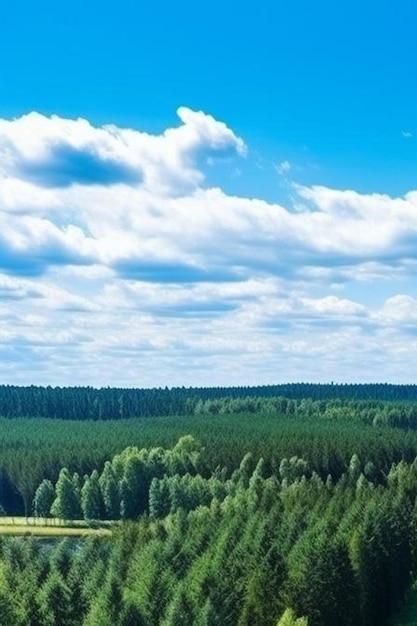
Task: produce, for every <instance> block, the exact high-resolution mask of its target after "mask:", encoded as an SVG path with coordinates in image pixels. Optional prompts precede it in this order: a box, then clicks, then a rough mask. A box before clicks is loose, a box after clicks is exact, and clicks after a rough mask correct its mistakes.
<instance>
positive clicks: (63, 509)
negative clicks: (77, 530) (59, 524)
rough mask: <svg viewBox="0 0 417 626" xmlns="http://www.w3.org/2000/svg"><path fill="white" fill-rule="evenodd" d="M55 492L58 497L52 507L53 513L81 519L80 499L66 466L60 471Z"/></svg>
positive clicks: (71, 518) (67, 517) (60, 516)
mask: <svg viewBox="0 0 417 626" xmlns="http://www.w3.org/2000/svg"><path fill="white" fill-rule="evenodd" d="M55 494H56V497H55V500H54V502H53V504H52V507H51V514H52V515H53V516H54V517H59V518H61V519H65V520H74V519H80V517H81V506H80V501H79V498H78V496H77V493H76V491H75V489H74V484H73V482H72V479H71V476H70V474H69V471H68V470H67V468H66V467H64V468H63V469H62V470H61V471H60V472H59V477H58V481H57V483H56V486H55Z"/></svg>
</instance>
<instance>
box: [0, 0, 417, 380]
mask: <svg viewBox="0 0 417 626" xmlns="http://www.w3.org/2000/svg"><path fill="white" fill-rule="evenodd" d="M416 18H417V8H415V7H414V6H413V5H412V3H410V2H405V1H404V0H400V1H398V2H396V3H395V4H394V3H388V2H386V3H380V2H378V3H377V2H374V1H372V2H371V1H369V2H361V3H360V2H358V1H356V0H354V1H352V2H349V3H345V6H343V5H340V3H339V4H337V3H334V2H328V1H322V2H320V1H319V2H315V3H313V2H311V1H310V0H298V1H295V2H292V3H277V2H259V3H257V4H256V6H255V5H251V6H245V5H242V4H241V3H239V4H238V3H234V2H229V3H224V2H219V1H218V0H213V1H212V2H210V3H207V4H201V3H200V4H198V3H197V4H196V3H195V2H190V1H185V2H182V3H179V4H174V3H169V2H165V1H163V2H159V3H143V5H142V4H141V3H138V2H134V1H133V0H131V1H129V2H128V1H127V0H121V1H119V2H118V3H117V5H115V4H114V3H110V2H107V1H104V2H100V3H98V2H95V1H90V2H88V3H82V2H81V1H80V0H74V2H72V3H71V4H67V5H62V4H60V3H56V2H49V1H42V0H40V1H39V2H38V3H36V4H34V3H29V2H27V1H26V0H24V1H22V2H20V3H16V4H15V5H12V4H11V3H10V6H7V7H4V8H3V11H2V22H1V26H0V30H1V33H0V34H1V37H0V58H1V59H2V63H1V65H0V213H1V216H0V219H1V224H2V227H1V228H0V356H1V357H2V358H1V359H0V378H1V380H2V381H4V382H11V383H13V382H16V383H22V384H29V383H40V384H60V385H64V384H92V385H96V386H101V385H138V386H158V385H163V386H164V385H182V384H184V385H212V384H251V383H253V384H259V383H273V382H280V381H287V380H310V381H328V380H336V381H346V382H348V381H355V382H357V381H359V382H361V381H373V380H375V381H385V380H386V381H394V382H410V381H411V382H414V378H413V376H414V371H415V366H416V365H417V362H416V356H415V355H416V354H417V350H416V348H417V333H416V330H417V293H416V284H417V281H416V278H415V275H416V268H417V258H416V242H417V193H416V192H415V190H416V189H417V181H416V174H417V151H416V137H417V113H416V112H417V85H416V82H415V79H414V73H415V67H416V65H417V48H416V46H415V43H414V39H415V37H414V25H415V23H416Z"/></svg>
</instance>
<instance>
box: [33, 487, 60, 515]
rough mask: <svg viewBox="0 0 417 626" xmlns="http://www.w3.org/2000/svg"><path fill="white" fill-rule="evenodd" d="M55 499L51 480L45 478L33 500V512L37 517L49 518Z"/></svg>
mask: <svg viewBox="0 0 417 626" xmlns="http://www.w3.org/2000/svg"><path fill="white" fill-rule="evenodd" d="M54 499H55V489H54V486H53V484H52V483H51V481H50V480H48V479H47V478H45V479H44V480H43V481H42V482H41V484H40V485H39V487H38V488H37V490H36V493H35V498H34V500H33V511H34V514H35V515H36V517H49V516H50V514H51V507H52V503H53V501H54Z"/></svg>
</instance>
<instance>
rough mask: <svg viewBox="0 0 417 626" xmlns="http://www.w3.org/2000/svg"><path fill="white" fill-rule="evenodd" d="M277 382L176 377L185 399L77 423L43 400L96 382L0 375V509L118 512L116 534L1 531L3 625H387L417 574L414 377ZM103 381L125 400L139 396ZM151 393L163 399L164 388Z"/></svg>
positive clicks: (100, 515)
mask: <svg viewBox="0 0 417 626" xmlns="http://www.w3.org/2000/svg"><path fill="white" fill-rule="evenodd" d="M289 387H291V388H293V391H297V393H298V392H299V393H300V395H299V396H298V397H294V394H293V397H285V396H283V395H281V392H282V389H281V386H280V387H279V393H280V395H274V394H273V393H271V394H269V393H268V390H269V389H276V388H275V387H274V388H269V387H263V388H254V389H259V390H260V392H259V394H258V395H257V394H256V393H255V391H254V389H249V391H248V388H242V389H241V390H240V391H239V393H238V392H237V390H230V393H229V394H227V393H226V391H227V390H226V391H225V390H222V394H223V395H221V394H220V393H219V394H217V393H216V390H200V391H204V392H206V391H207V394H206V393H201V394H200V396H199V395H198V394H197V393H196V390H176V392H178V394H179V397H180V396H181V394H183V396H182V398H183V399H182V401H183V402H184V405H183V406H184V407H185V406H186V407H187V412H185V410H184V411H183V412H181V411H180V410H178V411H174V410H172V411H171V410H169V411H167V415H163V414H159V413H158V411H157V410H156V408H155V410H154V412H153V413H152V412H151V414H147V413H146V412H145V410H144V409H143V411H140V412H138V415H139V417H136V418H134V417H133V415H132V416H131V417H130V419H126V418H123V417H122V415H121V414H120V413H119V414H118V415H117V419H110V417H109V415H110V414H106V415H105V414H104V413H101V415H100V417H101V418H103V419H98V418H97V415H95V416H94V417H96V418H97V419H91V417H92V416H91V414H90V415H89V418H90V419H86V415H85V414H84V413H82V412H81V413H80V414H79V417H80V418H81V419H80V420H79V421H76V420H73V419H70V417H69V414H70V410H69V409H68V412H67V413H65V411H64V412H59V411H58V410H57V409H56V407H55V409H54V410H53V411H52V410H50V412H49V413H47V412H46V409H45V407H46V406H47V405H46V404H42V403H41V402H40V398H41V397H42V398H44V400H43V402H44V401H46V400H45V399H46V398H49V399H50V401H51V402H52V400H51V398H52V397H53V395H54V393H56V394H57V396H56V397H61V398H62V397H63V396H64V395H65V394H66V393H68V396H71V394H73V396H74V397H73V400H71V402H70V405H69V406H70V407H72V408H71V410H73V408H74V406H75V398H76V396H77V394H78V393H79V403H80V406H81V404H82V403H81V400H80V398H81V397H82V396H83V394H85V396H84V397H87V396H88V394H89V393H90V392H91V394H92V397H93V396H94V393H97V394H99V393H100V391H102V390H88V389H84V390H77V389H66V390H63V389H60V390H53V389H52V388H48V389H45V390H41V389H40V388H37V387H30V388H21V389H20V388H12V387H2V388H0V398H3V395H2V394H5V396H6V395H7V393H8V392H10V393H12V392H13V393H16V395H15V397H14V401H16V398H17V396H18V395H19V389H20V391H21V394H22V396H21V398H20V402H21V403H20V407H21V412H20V413H19V414H18V415H15V416H13V414H12V413H11V412H7V411H4V414H3V416H2V417H0V504H1V506H2V508H3V510H4V512H5V513H7V514H9V515H18V514H33V515H35V516H37V517H38V518H39V520H40V521H42V520H46V521H47V520H48V518H50V517H54V518H56V517H58V518H61V519H63V520H75V519H85V520H86V521H87V523H88V524H91V525H97V524H100V520H106V523H108V521H109V520H112V521H113V523H114V524H115V526H114V532H113V535H112V537H110V538H103V537H101V538H98V537H95V538H89V539H85V540H81V541H80V540H77V542H74V540H65V541H64V542H52V543H51V542H49V543H45V542H43V541H41V540H36V539H33V538H32V539H31V538H27V539H22V538H3V539H2V540H0V596H1V599H0V606H1V607H2V612H1V620H0V623H1V624H2V625H3V624H4V625H5V626H9V624H10V625H11V624H13V625H14V626H15V625H16V626H20V625H21V626H32V625H33V626H35V625H36V626H38V625H41V626H42V625H43V624H46V625H49V624H51V625H55V624H60V625H62V626H66V625H68V626H75V625H80V626H135V625H137V626H142V625H146V626H157V625H162V626H177V625H178V626H185V625H188V624H190V625H191V624H192V625H196V626H215V625H216V626H291V625H292V626H294V625H297V626H306V625H307V624H308V626H333V625H334V624H340V625H341V626H344V625H347V626H348V625H352V626H353V625H358V626H383V625H384V624H386V623H388V619H389V618H390V616H392V615H393V614H395V612H396V610H397V609H398V607H399V606H400V604H401V602H402V600H403V597H404V593H405V591H406V590H407V589H408V588H409V586H410V584H411V582H412V581H413V580H414V578H415V577H416V574H417V506H416V497H417V461H416V457H417V402H414V401H413V397H412V394H413V393H415V389H414V387H406V388H403V387H400V388H396V389H400V391H399V392H398V394H397V397H394V396H391V393H392V392H393V390H395V387H394V386H389V385H388V386H386V385H369V386H365V385H364V386H357V385H346V386H342V387H339V390H340V389H342V390H345V389H349V390H350V392H351V394H350V395H349V394H348V397H334V395H333V390H334V388H335V387H337V386H335V385H328V386H325V385H319V386H309V385H298V386H297V385H294V386H293V385H290V386H289ZM308 388H311V389H312V390H313V391H314V393H312V394H311V396H312V397H305V396H304V394H307V391H308ZM325 390H327V391H328V396H327V397H320V394H321V393H322V392H323V393H324V391H325ZM103 391H104V392H106V393H108V397H109V398H110V397H114V398H118V400H117V402H116V400H115V403H116V404H117V403H119V406H120V397H121V396H120V394H121V393H122V392H123V394H124V393H131V394H132V395H131V397H132V398H134V396H135V393H137V398H139V397H140V396H141V394H142V393H143V394H144V395H146V391H145V390H143V391H142V390H139V391H136V390H127V391H126V390H103ZM209 391H212V392H213V393H212V394H211V395H210V393H208V392H209ZM6 392H7V393H6ZM359 392H363V393H362V395H361V393H359ZM61 393H62V395H61V396H60V394H61ZM153 393H155V394H157V393H160V394H161V395H160V398H161V399H160V402H161V405H160V407H161V406H163V401H162V398H163V397H164V398H165V399H164V402H165V401H167V402H168V399H169V396H170V394H171V393H172V391H170V390H151V391H149V398H150V397H151V396H152V394H153ZM25 394H27V395H26V396H25ZM30 394H33V395H32V396H31V395H30ZM42 394H44V395H42ZM48 394H49V395H48ZM112 394H114V396H112ZM164 394H165V395H164ZM187 394H188V395H187ZM193 394H194V395H193ZM385 394H386V395H388V396H389V398H390V399H389V400H387V399H385ZM324 395H325V394H324ZM341 395H343V394H342V393H341ZM24 397H25V398H26V400H27V399H28V398H29V397H32V404H30V406H29V404H28V405H27V406H26V407H25V408H23V405H24V402H25V401H26V400H24ZM35 397H36V398H37V401H36V402H35V400H34V398H35ZM155 397H156V396H155ZM3 401H4V402H5V400H4V398H3V400H1V402H3ZM132 403H133V400H132ZM87 404H88V403H87ZM87 404H86V405H85V407H86V406H87ZM116 404H115V406H116ZM122 404H123V405H124V406H125V407H126V406H130V405H129V404H128V403H127V399H126V397H125V398H124V400H122ZM64 405H65V402H64ZM3 406H6V405H5V404H4V405H3ZM10 406H11V405H10ZM48 406H49V407H51V406H52V405H51V404H50V405H48ZM103 406H104V405H103ZM132 406H133V404H132ZM155 406H156V405H155ZM166 406H168V405H166ZM170 406H172V407H173V406H174V405H173V404H172V405H170ZM42 407H43V408H42ZM22 411H25V412H24V413H22ZM54 411H55V413H54ZM22 415H26V416H27V417H22ZM129 415H130V413H129ZM29 416H30V417H29ZM52 417H55V418H54V419H51V418H52ZM58 417H59V419H58Z"/></svg>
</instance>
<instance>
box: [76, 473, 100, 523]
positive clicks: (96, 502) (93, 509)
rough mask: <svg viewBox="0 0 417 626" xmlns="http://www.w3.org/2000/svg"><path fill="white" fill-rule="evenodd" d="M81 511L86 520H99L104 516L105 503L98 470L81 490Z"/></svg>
mask: <svg viewBox="0 0 417 626" xmlns="http://www.w3.org/2000/svg"><path fill="white" fill-rule="evenodd" d="M81 509H82V512H83V516H84V519H86V520H99V519H100V518H101V515H102V510H103V501H102V497H101V490H100V483H99V478H98V472H97V470H94V471H93V473H92V474H91V476H90V478H87V479H86V481H85V482H84V485H83V487H82V489H81Z"/></svg>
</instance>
